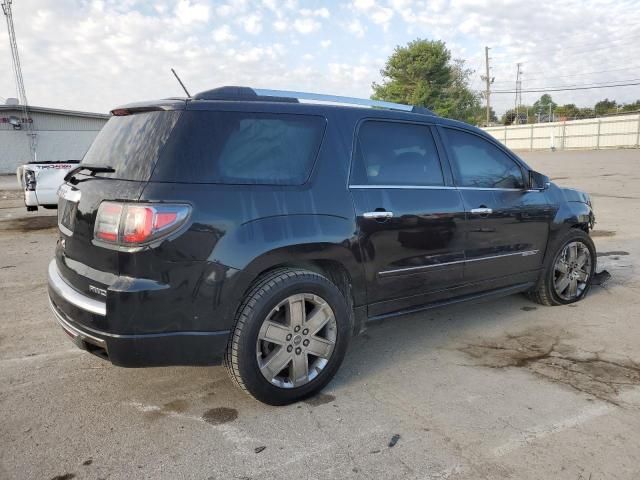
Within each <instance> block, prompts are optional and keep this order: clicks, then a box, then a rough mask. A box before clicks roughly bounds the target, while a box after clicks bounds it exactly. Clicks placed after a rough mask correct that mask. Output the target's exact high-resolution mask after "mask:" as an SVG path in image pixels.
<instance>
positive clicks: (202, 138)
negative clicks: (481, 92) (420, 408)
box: [48, 87, 596, 405]
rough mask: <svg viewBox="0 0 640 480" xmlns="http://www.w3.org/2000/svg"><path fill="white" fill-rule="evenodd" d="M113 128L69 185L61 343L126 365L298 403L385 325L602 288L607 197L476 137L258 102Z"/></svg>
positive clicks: (56, 283)
mask: <svg viewBox="0 0 640 480" xmlns="http://www.w3.org/2000/svg"><path fill="white" fill-rule="evenodd" d="M300 100H310V101H315V103H303V102H301V101H300ZM321 101H325V104H321V103H320V102H321ZM329 101H333V102H334V103H339V104H341V105H326V102H329ZM346 104H351V105H352V106H346ZM353 105H355V106H357V107H361V106H369V107H375V108H354V107H353ZM112 115H113V116H112V117H111V118H110V119H109V121H108V122H107V124H106V125H105V127H104V128H103V129H102V131H101V132H100V133H99V134H98V136H97V137H96V140H95V141H94V143H93V145H92V146H91V148H90V149H89V151H88V152H87V154H86V155H85V157H84V159H83V160H82V162H81V163H80V164H79V165H78V166H77V167H76V168H75V169H73V170H72V171H71V172H69V174H67V177H66V181H65V183H64V184H63V185H62V186H61V187H60V190H59V195H60V203H59V207H58V227H59V230H60V238H59V241H58V244H57V247H56V252H55V258H54V259H53V260H52V261H51V263H50V264H49V272H48V275H49V280H48V281H49V298H50V302H51V307H52V310H53V312H54V315H55V316H56V318H57V321H58V322H59V324H60V325H61V327H62V328H63V329H64V330H65V331H66V333H67V334H68V335H69V336H70V337H71V338H72V339H73V341H74V343H75V344H76V345H77V346H79V347H80V348H84V349H85V350H88V351H89V352H91V353H93V354H95V355H97V356H100V357H102V358H104V359H107V360H109V361H111V362H112V363H113V364H115V365H120V366H125V367H142V366H157V365H211V364H215V363H217V362H220V361H221V360H222V358H223V357H224V362H225V364H226V366H227V369H228V371H229V373H230V374H231V377H232V378H233V379H234V380H235V382H236V383H237V385H239V386H240V387H241V388H242V389H243V390H245V391H246V392H248V393H250V394H251V395H253V396H254V397H255V398H257V399H258V400H261V401H263V402H266V403H269V404H273V405H281V404H286V403H291V402H294V401H296V400H299V399H301V398H304V397H306V396H309V395H312V394H313V393H315V392H317V391H318V390H320V389H321V388H322V387H324V386H325V385H326V384H327V383H328V382H329V381H330V380H331V378H332V377H333V376H334V374H335V373H336V371H337V370H338V367H339V366H340V363H341V362H342V359H343V357H344V355H345V352H346V349H347V346H348V344H349V341H350V339H351V336H352V335H353V334H357V333H359V332H360V331H361V326H362V324H363V322H365V321H367V320H375V319H381V318H385V317H391V316H397V315H402V314H407V313H413V312H418V311H421V310H425V309H429V308H433V307H437V306H442V305H449V304H452V303H456V302H462V301H470V300H479V299H485V298H489V297H499V296H503V295H508V294H512V293H517V292H527V293H528V294H529V296H530V297H531V298H532V299H533V300H535V301H536V302H538V303H541V304H544V305H567V304H570V303H574V302H577V301H579V300H582V299H583V298H584V296H585V295H586V294H587V292H588V291H589V288H590V286H591V281H592V278H593V276H594V273H595V267H596V249H595V246H594V244H593V241H592V240H591V237H590V236H589V231H590V230H591V228H592V227H593V223H594V214H593V210H592V207H591V200H590V198H589V196H588V195H587V194H586V193H583V192H580V191H578V190H573V189H569V188H562V187H559V186H557V185H555V184H554V183H553V182H551V181H550V180H549V178H548V177H546V176H545V175H543V174H541V173H538V172H535V171H534V170H532V169H531V168H530V167H529V166H528V165H527V164H526V163H525V162H523V161H522V160H521V159H520V158H519V157H518V156H517V155H516V154H514V153H513V152H511V151H510V150H509V149H508V148H506V147H505V146H503V145H501V144H500V143H499V142H498V141H496V140H495V139H494V138H493V137H491V136H490V135H488V134H487V133H485V132H483V131H482V130H480V129H478V128H475V127H472V126H470V125H468V124H466V123H462V122H457V121H454V120H448V119H445V118H442V117H438V116H436V115H434V114H433V113H431V112H430V111H428V110H426V109H421V108H417V107H411V106H408V105H399V104H391V103H387V102H377V101H373V100H364V99H348V98H344V97H328V96H326V95H317V94H309V93H303V92H278V91H270V90H267V91H262V90H253V89H250V88H240V87H237V88H231V87H227V88H221V89H216V90H210V91H207V92H202V93H199V94H197V95H195V96H194V97H193V98H189V99H169V100H164V101H159V102H148V103H136V104H132V105H129V106H125V107H121V108H118V109H115V110H113V111H112ZM396 326H397V328H398V329H402V323H397V324H396ZM425 328H428V327H427V326H426V325H425ZM391 353H392V352H391ZM375 355H377V356H378V357H382V356H386V357H387V360H388V361H389V362H393V355H390V352H388V351H387V350H385V348H384V347H381V348H380V351H378V352H376V354H375ZM376 361H379V360H376ZM425 368H427V367H425ZM401 374H402V372H399V375H401ZM409 381H410V379H409Z"/></svg>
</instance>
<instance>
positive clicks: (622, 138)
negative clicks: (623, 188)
mask: <svg viewBox="0 0 640 480" xmlns="http://www.w3.org/2000/svg"><path fill="white" fill-rule="evenodd" d="M484 130H485V131H486V132H487V133H489V134H491V135H493V136H494V137H495V138H496V139H497V140H499V141H500V142H502V143H503V144H505V145H506V146H507V147H509V148H511V149H512V150H549V149H558V150H578V149H585V150H598V149H601V148H640V114H633V115H621V116H616V117H603V118H588V119H585V120H570V121H567V122H550V123H533V124H529V125H510V126H504V127H487V128H484Z"/></svg>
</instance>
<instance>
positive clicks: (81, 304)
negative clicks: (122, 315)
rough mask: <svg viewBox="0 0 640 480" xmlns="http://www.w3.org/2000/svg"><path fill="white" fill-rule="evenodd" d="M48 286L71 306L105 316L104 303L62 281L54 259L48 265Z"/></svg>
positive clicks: (105, 305) (105, 306)
mask: <svg viewBox="0 0 640 480" xmlns="http://www.w3.org/2000/svg"><path fill="white" fill-rule="evenodd" d="M49 286H50V287H51V289H52V290H53V291H55V292H56V293H57V294H58V295H60V296H61V297H62V298H64V299H65V300H66V301H67V302H69V303H70V304H71V305H74V306H76V307H78V308H81V309H82V310H86V311H88V312H91V313H95V314H96V315H100V316H103V317H104V316H105V315H106V314H107V304H106V303H105V302H100V301H98V300H95V299H93V298H90V297H87V296H86V295H83V294H82V293H80V292H78V291H77V290H76V289H74V288H72V287H71V286H69V285H68V284H67V282H65V281H64V279H63V278H62V276H61V275H60V272H59V271H58V265H56V261H55V259H54V260H51V263H49Z"/></svg>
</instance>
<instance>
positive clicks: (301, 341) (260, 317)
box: [225, 268, 352, 405]
mask: <svg viewBox="0 0 640 480" xmlns="http://www.w3.org/2000/svg"><path fill="white" fill-rule="evenodd" d="M351 331H352V314H351V312H350V310H349V307H348V303H347V301H346V299H345V298H344V296H343V294H342V292H341V291H340V290H339V289H338V288H337V287H336V286H335V285H334V284H333V283H331V281H329V280H328V279H327V278H326V277H324V276H322V275H320V274H318V273H315V272H311V271H307V270H301V269H288V268H287V269H278V270H275V271H273V272H271V273H268V274H266V275H265V276H264V277H262V278H260V279H258V281H257V282H256V283H255V284H254V286H253V287H252V288H251V289H250V291H249V292H248V294H247V296H246V297H245V299H244V301H243V302H242V304H241V305H240V308H239V309H238V312H237V315H236V325H235V328H234V330H233V332H232V334H231V335H230V338H229V344H228V345H227V351H226V355H225V364H226V367H227V370H228V372H229V374H230V375H231V377H232V378H233V379H234V380H235V381H236V383H237V384H238V385H239V386H240V388H242V389H243V390H244V391H245V392H247V393H249V394H250V395H252V396H253V397H255V398H256V399H257V400H260V401H261V402H264V403H267V404H270V405H286V404H289V403H293V402H295V401H297V400H300V399H302V398H305V397H308V396H310V395H312V394H314V393H316V392H318V391H320V390H321V389H322V388H323V387H324V386H325V385H326V384H327V383H329V381H330V380H331V379H332V378H333V376H334V375H335V373H336V371H337V370H338V368H339V367H340V364H341V363H342V359H343V358H344V355H345V352H346V350H347V345H348V344H349V339H350V335H351Z"/></svg>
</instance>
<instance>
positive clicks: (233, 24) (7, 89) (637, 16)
mask: <svg viewBox="0 0 640 480" xmlns="http://www.w3.org/2000/svg"><path fill="white" fill-rule="evenodd" d="M13 15H14V24H15V30H16V35H17V39H18V45H19V51H20V56H21V62H22V67H23V76H24V80H25V84H26V90H27V97H28V99H29V103H30V104H31V105H38V106H46V107H55V108H66V109H73V110H83V111H95V112H108V111H109V110H110V109H112V108H114V107H116V106H118V105H122V104H125V103H128V102H133V101H140V100H149V99H155V98H165V97H171V96H183V95H184V94H183V92H182V90H181V88H180V86H179V84H178V83H177V82H176V80H175V78H174V77H173V75H172V74H171V71H170V68H171V67H173V68H175V69H176V70H177V71H178V73H179V74H180V76H181V77H182V79H183V81H184V82H185V84H186V86H187V88H188V89H189V90H190V92H191V93H192V94H193V93H195V92H198V91H203V90H208V89H210V88H215V87H218V86H222V85H246V86H252V87H259V88H271V89H287V90H303V91H313V92H318V93H329V94H336V95H348V96H358V97H368V96H369V95H370V94H371V84H372V82H380V80H381V77H380V69H381V68H382V67H383V66H384V63H385V61H386V59H387V58H388V56H389V55H390V54H391V53H392V52H393V50H394V48H395V47H396V46H398V45H405V44H406V43H408V42H409V41H411V40H414V39H416V38H424V39H433V40H443V41H444V42H446V44H447V46H448V48H449V49H450V50H451V51H452V54H453V57H454V58H461V59H463V60H465V62H466V65H467V67H468V68H471V69H473V70H475V73H474V74H473V75H472V77H471V85H472V87H473V88H474V89H478V90H480V89H483V88H484V86H483V82H482V80H481V79H480V75H481V74H484V68H485V65H484V47H485V46H489V47H490V48H491V50H490V57H491V59H490V64H491V67H492V68H491V76H492V77H493V78H494V84H493V86H492V89H494V90H496V91H497V90H513V89H514V86H515V76H516V63H517V62H521V63H522V71H523V77H522V80H523V83H522V85H523V89H524V90H526V89H527V88H538V87H558V86H569V85H586V84H595V83H601V82H610V81H626V80H629V81H631V80H637V81H640V0H638V1H630V0H611V1H610V0H582V1H576V0H565V1H563V2H558V1H547V0H539V1H525V0H519V1H515V0H502V1H479V0H450V1H445V0H427V1H423V0H351V1H330V2H320V1H304V0H281V1H278V0H255V1H250V0H226V1H207V0H174V1H170V0H158V1H145V0H119V1H115V0H56V1H51V0H14V1H13ZM0 72H2V73H3V74H2V75H0V97H2V98H0V101H4V99H5V98H6V97H13V96H16V93H15V92H16V88H15V83H14V80H13V75H12V70H11V56H10V50H9V42H8V36H7V31H6V25H4V24H1V25H0ZM629 83H633V82H629ZM550 93H551V94H552V96H553V98H554V100H555V101H556V102H558V103H575V104H577V105H578V106H592V105H593V103H595V102H596V101H598V100H600V99H602V98H605V97H608V98H610V99H611V98H613V99H616V100H617V101H618V102H631V101H635V100H637V99H640V85H636V86H628V87H618V88H609V89H598V90H576V91H568V92H550ZM540 95H541V94H540V93H524V94H523V103H533V101H535V100H536V99H537V98H538V97H539V96H540ZM514 100H515V99H514V95H513V94H511V93H509V94H497V93H496V94H494V95H492V106H494V107H495V109H496V111H497V113H498V114H500V113H502V112H504V110H505V109H507V108H511V107H512V106H513V104H514Z"/></svg>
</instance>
